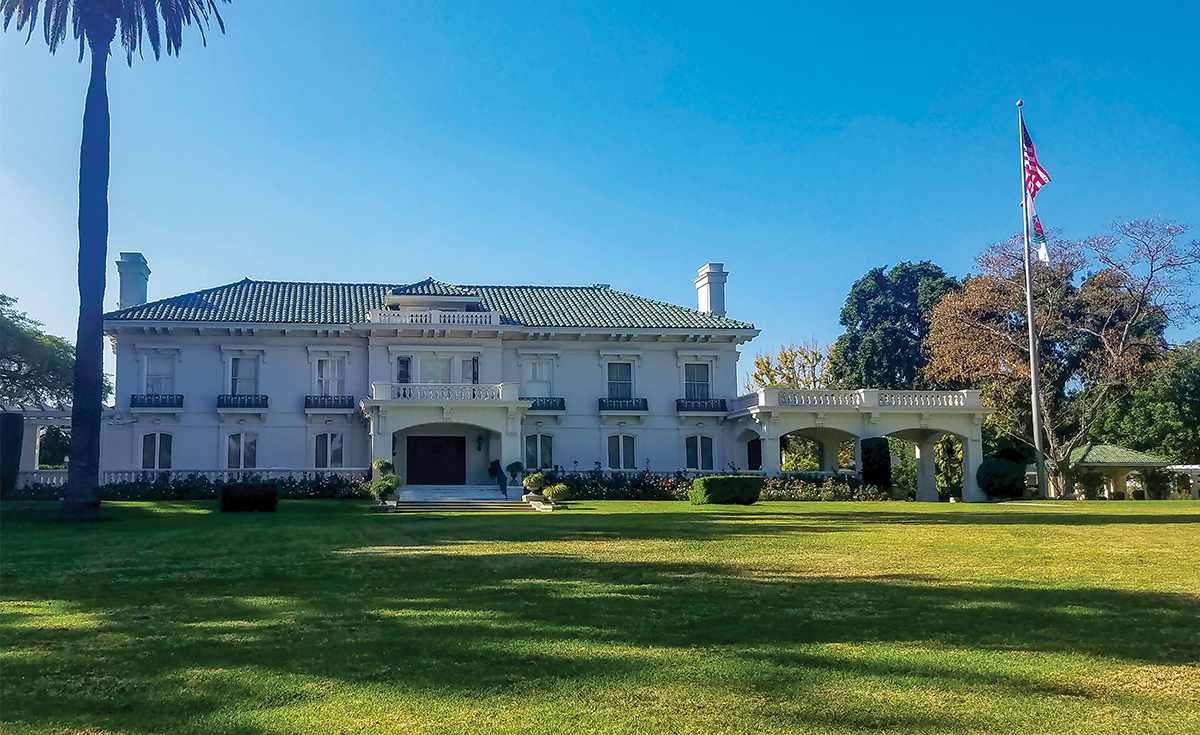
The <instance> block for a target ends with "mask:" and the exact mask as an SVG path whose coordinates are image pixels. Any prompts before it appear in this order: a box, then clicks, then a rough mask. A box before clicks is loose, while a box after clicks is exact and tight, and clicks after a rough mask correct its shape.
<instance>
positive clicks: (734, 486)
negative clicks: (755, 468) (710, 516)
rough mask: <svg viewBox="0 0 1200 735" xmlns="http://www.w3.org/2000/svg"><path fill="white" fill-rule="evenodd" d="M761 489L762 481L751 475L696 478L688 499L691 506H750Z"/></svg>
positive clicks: (756, 498)
mask: <svg viewBox="0 0 1200 735" xmlns="http://www.w3.org/2000/svg"><path fill="white" fill-rule="evenodd" d="M762 488H763V479H762V478H761V477H755V476H752V475H731V476H729V475H727V476H720V475H717V476H712V477H697V478H696V479H695V480H693V481H692V489H691V492H689V493H688V499H689V500H691V501H692V505H708V504H717V505H751V504H753V503H754V502H755V501H756V500H758V496H759V493H761V492H762Z"/></svg>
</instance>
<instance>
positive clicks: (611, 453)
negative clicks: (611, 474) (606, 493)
mask: <svg viewBox="0 0 1200 735" xmlns="http://www.w3.org/2000/svg"><path fill="white" fill-rule="evenodd" d="M608 468H609V469H610V470H636V469H637V440H636V439H634V438H633V437H632V436H630V435H628V434H613V435H612V436H610V437H608Z"/></svg>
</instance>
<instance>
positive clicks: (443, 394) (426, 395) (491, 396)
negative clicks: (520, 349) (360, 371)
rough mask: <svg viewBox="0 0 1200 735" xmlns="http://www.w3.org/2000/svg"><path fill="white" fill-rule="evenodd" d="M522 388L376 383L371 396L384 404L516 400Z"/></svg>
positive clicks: (461, 384)
mask: <svg viewBox="0 0 1200 735" xmlns="http://www.w3.org/2000/svg"><path fill="white" fill-rule="evenodd" d="M520 387H521V385H520V383H372V384H371V395H372V397H373V398H374V399H375V400H384V401H431V402H435V403H460V402H462V403H467V402H478V401H488V402H490V401H508V400H512V401H515V400H517V396H518V394H519V393H520Z"/></svg>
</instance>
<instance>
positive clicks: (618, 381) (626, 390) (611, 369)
mask: <svg viewBox="0 0 1200 735" xmlns="http://www.w3.org/2000/svg"><path fill="white" fill-rule="evenodd" d="M608 397H609V399H610V400H621V399H628V398H633V363H632V362H610V363H608Z"/></svg>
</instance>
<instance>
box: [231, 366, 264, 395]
mask: <svg viewBox="0 0 1200 735" xmlns="http://www.w3.org/2000/svg"><path fill="white" fill-rule="evenodd" d="M229 392H230V393H232V394H233V395H235V396H254V395H258V358H257V357H234V358H232V359H231V360H230V361H229Z"/></svg>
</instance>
